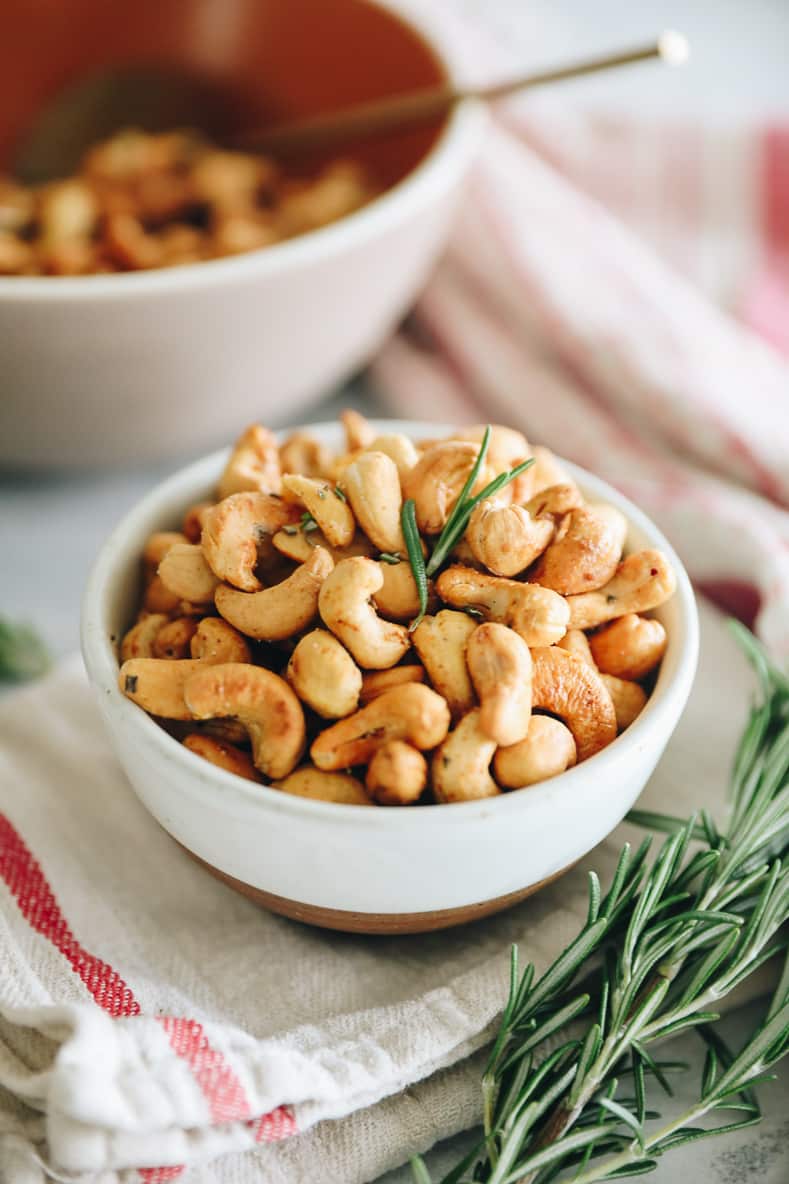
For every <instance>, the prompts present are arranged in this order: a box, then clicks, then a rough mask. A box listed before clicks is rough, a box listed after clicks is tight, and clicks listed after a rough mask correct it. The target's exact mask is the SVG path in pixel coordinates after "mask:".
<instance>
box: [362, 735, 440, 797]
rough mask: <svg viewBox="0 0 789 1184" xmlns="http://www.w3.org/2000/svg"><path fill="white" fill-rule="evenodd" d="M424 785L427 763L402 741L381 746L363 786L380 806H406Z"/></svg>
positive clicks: (372, 761)
mask: <svg viewBox="0 0 789 1184" xmlns="http://www.w3.org/2000/svg"><path fill="white" fill-rule="evenodd" d="M426 785H427V761H426V760H425V758H424V757H423V756H422V753H421V752H420V751H419V749H418V748H414V747H413V746H412V745H411V744H406V742H405V740H390V741H389V742H388V743H387V744H382V745H381V747H380V748H379V749H378V751H377V752H376V753H375V754H374V755H373V759H372V760H371V761H370V764H369V765H368V767H367V776H366V778H365V786H366V789H367V792H368V793H369V795H370V797H372V798H375V800H376V802H378V804H379V806H408V805H410V804H411V803H412V802H415V801H416V800H417V799H418V798H419V797H421V795H422V791H423V789H424V788H425V786H426Z"/></svg>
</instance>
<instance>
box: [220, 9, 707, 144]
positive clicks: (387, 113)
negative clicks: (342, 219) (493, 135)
mask: <svg viewBox="0 0 789 1184" xmlns="http://www.w3.org/2000/svg"><path fill="white" fill-rule="evenodd" d="M687 56H688V44H687V41H686V40H685V38H684V37H683V36H682V34H681V33H673V32H666V33H663V34H661V36H660V37H658V38H657V39H656V40H655V41H651V42H649V43H648V44H646V45H640V46H636V47H634V48H632V49H626V50H622V51H620V52H618V53H613V54H605V55H603V56H601V57H596V58H587V59H585V60H583V61H580V62H571V63H569V64H568V65H566V66H558V67H554V68H552V69H549V70H539V71H537V72H536V73H529V74H522V75H519V76H517V77H515V78H509V79H506V80H505V81H503V82H498V83H495V84H494V85H492V86H482V87H471V88H457V87H454V86H451V85H446V86H440V87H431V88H430V89H429V90H420V91H414V92H413V93H411V94H405V95H393V96H392V97H391V98H386V99H375V100H373V101H372V102H369V103H361V104H359V105H357V106H354V107H350V108H348V109H347V110H344V111H333V112H329V113H328V114H327V115H318V116H316V117H315V118H314V119H305V120H299V121H298V122H295V123H282V124H277V125H275V126H274V127H270V128H266V129H261V130H258V131H253V132H244V133H243V134H242V135H241V136H240V137H239V138H238V143H239V144H240V145H241V146H243V147H247V148H249V147H254V148H259V149H261V150H262V151H267V152H273V153H275V154H277V155H281V154H287V153H289V152H294V151H295V152H301V151H308V150H309V149H313V148H330V147H332V146H334V145H336V144H338V143H340V142H343V141H346V140H357V139H362V138H365V137H367V136H371V135H375V134H376V133H380V132H388V131H391V130H393V129H394V128H401V127H414V126H416V125H418V124H422V123H430V122H432V121H433V120H435V119H438V118H440V117H441V116H443V115H446V114H447V112H448V111H450V110H451V108H452V107H453V106H454V105H455V103H458V102H460V101H461V100H463V99H480V100H482V101H485V102H493V101H494V100H496V99H502V98H505V97H506V96H507V95H511V94H515V93H516V92H518V91H523V90H529V89H530V88H531V87H534V86H544V85H545V84H546V83H550V82H563V81H564V80H565V79H567V78H580V77H582V76H583V75H585V74H597V73H600V72H601V71H603V70H614V69H618V68H619V67H620V66H630V65H633V64H634V63H636V62H646V61H649V60H650V59H654V58H660V59H661V60H663V61H664V62H667V63H670V64H678V63H680V62H684V61H686V60H687Z"/></svg>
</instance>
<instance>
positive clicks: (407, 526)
mask: <svg viewBox="0 0 789 1184" xmlns="http://www.w3.org/2000/svg"><path fill="white" fill-rule="evenodd" d="M400 522H401V525H402V528H403V538H404V539H405V545H406V550H407V551H408V560H409V563H410V564H411V571H412V572H413V573H414V580H415V581H416V590H417V592H418V593H419V615H418V616H416V617H415V618H414V620H413V621H412V622H411V624H410V625H409V627H408V628H409V632H411V633H413V631H414V629H416V627H417V625H418V624H419V622H420V621H421V620H422V617H423V616H424V615H425V613H426V612H427V572H426V571H425V557H424V555H423V554H422V539H421V537H420V535H419V527H418V526H417V524H416V506H415V504H414V499H413V498H412V497H409V498H408V499H407V500H406V501H404V502H403V509H402V511H401V513H400Z"/></svg>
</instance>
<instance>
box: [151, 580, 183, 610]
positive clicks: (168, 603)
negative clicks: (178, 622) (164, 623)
mask: <svg viewBox="0 0 789 1184" xmlns="http://www.w3.org/2000/svg"><path fill="white" fill-rule="evenodd" d="M180 603H181V597H180V596H179V595H178V594H177V593H176V592H171V591H170V589H169V588H167V587H165V585H164V582H163V580H162V577H161V576H154V577H153V579H152V580H151V582H150V583H149V585H148V587H147V588H146V589H145V595H144V596H143V600H142V607H143V611H144V612H148V613H166V614H168V615H169V614H170V613H172V612H175V610H176V609H177V608H178V606H179V604H180Z"/></svg>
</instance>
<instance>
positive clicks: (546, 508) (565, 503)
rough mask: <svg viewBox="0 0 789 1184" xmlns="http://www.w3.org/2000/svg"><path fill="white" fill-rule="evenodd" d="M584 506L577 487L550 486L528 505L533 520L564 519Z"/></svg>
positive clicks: (537, 494)
mask: <svg viewBox="0 0 789 1184" xmlns="http://www.w3.org/2000/svg"><path fill="white" fill-rule="evenodd" d="M583 504H584V499H583V498H582V496H581V491H580V489H579V488H578V486H577V485H548V486H546V487H545V489H541V490H540V492H539V493H535V495H534V497H533V498H531V499H530V500H529V501H528V502H527V503H526V507H525V508H526V509H527V510H528V511H529V513H530V514H531V516H532V518H548V517H549V518H562V517H564V515H565V514H569V513H570V511H571V510H577V509H578V508H579V507H580V506H582V505H583Z"/></svg>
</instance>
